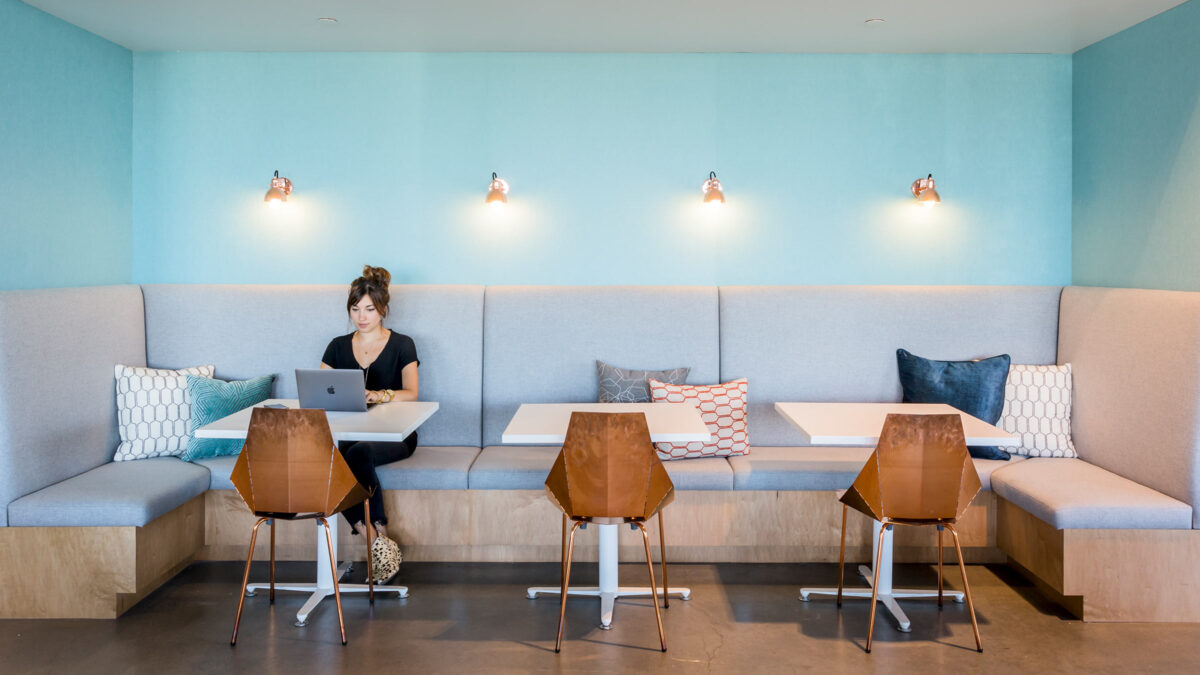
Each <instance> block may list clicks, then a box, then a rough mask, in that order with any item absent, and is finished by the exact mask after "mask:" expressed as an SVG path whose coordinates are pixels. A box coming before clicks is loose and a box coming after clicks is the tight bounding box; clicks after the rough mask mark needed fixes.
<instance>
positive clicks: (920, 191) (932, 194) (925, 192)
mask: <svg viewBox="0 0 1200 675" xmlns="http://www.w3.org/2000/svg"><path fill="white" fill-rule="evenodd" d="M912 193H913V196H914V197H916V198H917V202H918V203H920V204H924V205H925V206H933V205H934V204H941V203H942V196H941V195H939V194H938V191H937V186H936V185H935V184H934V182H933V174H929V176H927V177H925V178H918V179H916V180H914V181H913V184H912Z"/></svg>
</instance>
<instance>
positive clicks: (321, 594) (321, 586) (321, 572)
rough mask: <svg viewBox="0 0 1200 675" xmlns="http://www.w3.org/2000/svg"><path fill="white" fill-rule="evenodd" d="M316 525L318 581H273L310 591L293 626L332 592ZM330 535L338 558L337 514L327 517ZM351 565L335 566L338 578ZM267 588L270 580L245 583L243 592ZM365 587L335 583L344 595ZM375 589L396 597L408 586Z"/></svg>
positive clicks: (279, 588) (281, 587)
mask: <svg viewBox="0 0 1200 675" xmlns="http://www.w3.org/2000/svg"><path fill="white" fill-rule="evenodd" d="M316 525H317V581H316V583H312V584H280V583H276V584H275V590H276V591H294V592H298V593H312V595H310V596H309V598H308V600H307V601H306V602H305V603H304V606H303V607H301V608H300V611H299V612H296V623H295V625H296V626H306V625H308V615H309V614H312V611H313V610H314V609H316V608H317V605H319V604H321V601H322V600H324V599H325V598H328V597H330V596H332V595H333V576H332V575H331V574H330V570H329V551H328V550H326V542H325V528H324V527H322V526H321V523H319V522H318V523H316ZM329 536H330V538H331V539H332V541H333V559H334V560H337V553H338V551H337V545H338V518H337V516H334V517H333V518H330V519H329ZM350 568H351V564H350V563H343V564H342V565H339V566H338V570H337V574H338V578H339V579H341V578H342V575H344V574H345V573H346V572H348V571H350ZM270 588H271V584H269V583H267V584H264V583H253V584H246V591H245V592H246V596H247V597H254V596H255V595H256V594H257V591H260V590H267V591H269V590H270ZM367 589H368V586H367V584H338V591H340V592H341V593H342V595H346V594H350V593H366V592H367ZM375 592H376V593H396V594H397V597H401V598H407V597H408V587H407V586H378V585H377V586H375Z"/></svg>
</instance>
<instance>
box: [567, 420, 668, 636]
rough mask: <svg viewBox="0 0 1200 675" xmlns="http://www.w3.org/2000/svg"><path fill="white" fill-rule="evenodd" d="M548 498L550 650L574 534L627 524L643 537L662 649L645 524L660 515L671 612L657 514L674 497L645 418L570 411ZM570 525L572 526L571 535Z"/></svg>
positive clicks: (568, 568) (664, 581)
mask: <svg viewBox="0 0 1200 675" xmlns="http://www.w3.org/2000/svg"><path fill="white" fill-rule="evenodd" d="M546 496H547V497H549V498H550V501H551V502H553V503H554V505H555V506H557V507H558V508H559V509H562V512H563V521H562V523H563V551H562V592H561V601H560V605H559V613H558V638H557V639H556V640H555V643H554V651H555V652H558V651H560V650H561V649H562V635H563V624H564V623H565V620H566V616H567V590H568V589H569V588H570V581H571V556H572V554H573V552H574V548H575V531H576V530H577V529H578V528H579V527H581V526H583V525H586V524H587V523H595V524H597V525H620V524H629V525H632V526H634V527H636V528H637V529H638V530H640V531H641V533H642V545H643V546H644V547H645V549H646V569H647V570H648V571H649V573H650V591H651V601H652V602H653V604H654V619H655V621H657V622H658V641H659V645H660V646H661V647H662V650H663V651H664V652H665V651H667V638H666V636H665V635H664V634H663V625H662V613H661V612H659V610H658V591H657V587H656V586H655V583H654V564H653V562H652V561H651V558H650V535H649V534H648V533H647V532H646V521H647V520H648V519H649V518H651V517H653V516H654V515H655V514H657V515H658V546H659V555H660V557H661V558H662V571H663V606H664V607H669V606H670V604H669V601H668V600H667V555H666V553H667V552H666V546H665V542H666V537H665V535H664V534H663V522H662V508H663V507H664V506H666V505H667V504H669V503H671V501H672V500H673V499H674V498H675V486H674V485H673V484H672V483H671V479H670V477H668V476H667V470H666V469H665V468H663V465H662V460H660V459H659V458H658V455H657V454H656V453H655V452H654V445H653V444H652V443H651V442H650V429H649V428H648V427H647V426H646V416H645V415H644V414H642V413H588V412H573V413H571V422H570V424H569V425H568V426H567V437H566V440H565V442H564V443H563V447H562V450H561V451H560V452H559V453H558V458H557V459H555V460H554V466H553V468H551V469H550V475H549V476H547V477H546ZM568 520H569V521H570V522H571V527H570V533H569V535H568V528H567V521H568Z"/></svg>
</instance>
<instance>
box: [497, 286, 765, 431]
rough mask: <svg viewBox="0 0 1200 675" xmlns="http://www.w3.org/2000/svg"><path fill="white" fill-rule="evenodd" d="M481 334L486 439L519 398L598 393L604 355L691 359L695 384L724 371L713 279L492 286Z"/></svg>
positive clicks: (619, 360)
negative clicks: (699, 283)
mask: <svg viewBox="0 0 1200 675" xmlns="http://www.w3.org/2000/svg"><path fill="white" fill-rule="evenodd" d="M483 339H484V344H483V350H484V370H483V441H484V445H485V446H491V445H500V443H501V439H500V437H501V434H502V433H503V431H504V427H506V426H507V425H508V422H509V420H511V419H512V416H513V414H514V413H515V412H516V411H517V408H518V407H519V406H520V404H522V403H580V402H595V401H596V396H597V386H596V360H597V359H599V360H601V361H604V362H606V363H609V364H612V365H614V366H618V367H620V368H636V369H646V370H662V369H665V368H677V367H684V366H686V367H689V368H691V372H690V373H689V374H688V382H689V383H692V384H713V383H716V382H717V381H718V378H719V376H720V368H719V361H718V358H719V351H720V346H719V344H718V339H719V336H718V329H717V289H716V288H715V287H712V286H707V287H688V286H579V287H564V286H489V287H488V289H487V302H486V311H485V312H484V334H483ZM750 392H751V396H753V392H754V382H753V381H751V383H750ZM751 438H753V430H751Z"/></svg>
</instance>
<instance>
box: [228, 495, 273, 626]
mask: <svg viewBox="0 0 1200 675" xmlns="http://www.w3.org/2000/svg"><path fill="white" fill-rule="evenodd" d="M266 520H267V519H266V518H259V519H258V522H256V523H254V529H253V530H252V531H251V532H250V552H249V553H247V554H246V570H245V571H244V572H242V586H241V588H239V589H238V608H237V615H235V616H234V617H233V637H231V638H229V644H230V646H233V645H236V644H237V633H238V624H240V623H241V622H242V605H244V604H246V584H248V583H250V561H251V560H253V559H254V540H255V539H258V526H259V525H262V524H263V523H264V522H265V521H266Z"/></svg>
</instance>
